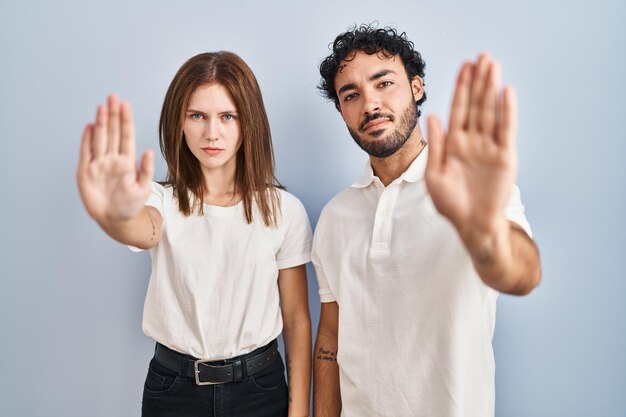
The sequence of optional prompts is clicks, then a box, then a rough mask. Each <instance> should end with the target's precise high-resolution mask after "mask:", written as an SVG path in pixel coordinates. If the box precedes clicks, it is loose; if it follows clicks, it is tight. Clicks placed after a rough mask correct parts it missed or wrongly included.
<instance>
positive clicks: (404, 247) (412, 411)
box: [312, 150, 530, 417]
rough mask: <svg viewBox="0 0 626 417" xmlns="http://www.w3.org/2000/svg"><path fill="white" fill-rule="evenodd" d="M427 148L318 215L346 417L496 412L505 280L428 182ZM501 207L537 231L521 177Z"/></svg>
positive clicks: (485, 415) (458, 416) (317, 242)
mask: <svg viewBox="0 0 626 417" xmlns="http://www.w3.org/2000/svg"><path fill="white" fill-rule="evenodd" d="M426 159H427V155H426V150H424V151H422V153H421V154H420V155H419V156H418V157H417V158H416V159H415V161H414V162H413V163H412V164H411V166H410V167H409V168H408V169H407V171H406V172H405V173H404V174H403V175H402V176H401V177H400V178H398V179H396V180H395V181H393V182H392V183H391V184H389V186H387V187H386V188H385V187H384V186H383V184H382V183H381V182H380V180H379V179H378V178H377V177H375V176H374V175H373V173H372V169H371V166H370V165H369V163H368V165H367V171H366V174H365V175H364V176H363V177H362V178H361V179H360V180H358V181H357V182H355V183H354V184H353V185H352V186H351V187H350V188H348V189H347V190H345V191H343V192H341V193H340V194H338V195H337V196H335V197H334V198H333V199H332V200H331V201H330V202H329V203H328V204H327V205H326V207H325V208H324V210H323V211H322V214H321V216H320V219H319V222H318V224H317V228H316V230H315V238H314V242H313V255H312V257H313V264H314V266H315V270H316V273H317V278H318V281H319V288H320V290H319V291H320V298H321V301H322V302H332V301H336V302H337V303H338V305H339V335H338V337H339V339H338V353H337V362H338V365H339V370H340V387H341V399H342V406H343V410H342V416H343V417H368V416H372V417H374V416H376V417H384V416H389V417H404V416H411V417H490V416H493V414H494V406H495V386H494V375H495V364H494V357H493V350H492V346H491V340H492V337H493V332H494V326H495V313H496V299H497V297H498V292H496V291H495V290H493V289H491V288H490V287H488V286H487V285H485V284H484V283H483V282H482V281H481V279H480V277H479V276H478V275H477V273H476V272H475V270H474V268H473V265H472V261H471V258H470V256H469V255H468V253H467V251H466V249H465V247H464V246H463V244H462V242H461V240H460V238H459V236H458V234H457V232H456V230H455V229H454V228H453V226H452V225H451V224H450V223H449V222H448V220H447V219H445V218H444V217H443V216H441V215H440V214H439V213H438V212H437V210H436V208H435V207H434V205H433V202H432V200H431V198H430V196H429V195H428V192H427V190H426V185H425V181H424V179H423V177H424V168H425V165H426ZM506 217H507V218H509V219H511V220H512V221H514V222H516V223H518V224H519V225H521V226H522V227H523V228H524V229H525V230H526V231H527V232H530V229H529V225H528V223H527V221H526V218H525V216H524V207H523V206H522V203H521V201H520V195H519V190H518V189H517V187H515V188H514V190H513V193H512V196H511V198H510V201H509V204H508V207H507V209H506Z"/></svg>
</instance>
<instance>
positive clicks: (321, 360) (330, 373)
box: [313, 333, 341, 417]
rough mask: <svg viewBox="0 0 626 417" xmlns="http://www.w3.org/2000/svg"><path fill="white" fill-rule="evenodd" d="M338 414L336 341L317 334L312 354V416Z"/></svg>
mask: <svg viewBox="0 0 626 417" xmlns="http://www.w3.org/2000/svg"><path fill="white" fill-rule="evenodd" d="M340 414H341V395H340V392H339V366H338V365H337V339H336V338H334V339H333V338H331V337H324V335H322V334H319V333H318V335H317V340H316V342H315V351H314V352H313V415H314V417H339V415H340Z"/></svg>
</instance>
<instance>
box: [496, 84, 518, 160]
mask: <svg viewBox="0 0 626 417" xmlns="http://www.w3.org/2000/svg"><path fill="white" fill-rule="evenodd" d="M516 136H517V97H516V94H515V89H514V88H513V87H511V86H506V87H505V88H504V92H503V94H502V111H501V116H500V118H499V126H498V142H499V143H500V144H501V146H503V147H505V148H511V147H515V141H516Z"/></svg>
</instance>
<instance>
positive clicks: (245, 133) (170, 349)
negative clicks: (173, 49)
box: [77, 52, 311, 417]
mask: <svg viewBox="0 0 626 417" xmlns="http://www.w3.org/2000/svg"><path fill="white" fill-rule="evenodd" d="M160 145H161V151H162V153H163V156H164V158H165V160H166V162H167V167H168V173H167V178H166V180H165V181H164V182H163V183H162V184H158V183H154V182H152V176H153V172H154V160H153V159H154V157H153V154H152V152H150V151H148V152H146V153H144V155H143V156H142V158H141V165H140V168H139V170H137V167H136V162H135V133H134V126H133V118H132V113H131V107H130V105H129V104H128V103H121V102H120V100H119V99H118V98H117V97H116V96H110V97H109V99H108V103H107V104H106V105H101V106H99V107H98V110H97V114H96V120H95V123H94V124H88V125H87V126H86V127H85V130H84V133H83V138H82V143H81V152H80V161H79V166H78V173H77V178H78V187H79V190H80V194H81V198H82V200H83V203H84V205H85V208H86V209H87V211H88V213H89V214H90V215H91V217H93V218H94V219H95V220H96V221H97V222H98V224H99V225H100V226H101V227H102V229H103V230H104V231H105V232H106V233H108V234H109V235H110V236H111V237H112V238H113V239H115V240H117V241H119V242H121V243H123V244H126V245H129V246H131V247H132V248H139V249H149V250H150V254H151V257H152V275H151V277H150V283H149V286H148V293H147V296H146V302H145V307H144V318H143V330H144V332H145V333H146V335H148V336H150V337H152V338H153V339H155V340H156V342H157V345H156V349H155V356H154V358H153V359H152V361H151V362H150V366H149V370H148V375H147V378H146V383H145V386H144V394H143V406H142V414H143V415H144V416H159V417H160V416H176V417H181V416H212V415H225V416H247V417H250V416H272V417H274V416H281V415H287V412H288V413H289V416H299V415H302V416H306V415H308V410H309V390H310V368H311V362H310V361H311V359H310V357H311V351H310V349H311V324H310V317H309V310H308V298H307V283H306V271H305V267H304V264H305V263H306V262H308V261H309V260H310V242H311V230H310V225H309V221H308V218H307V215H306V212H305V210H304V208H303V206H302V204H301V203H300V201H299V200H297V199H296V198H295V197H294V196H292V195H291V194H289V193H287V192H286V191H284V190H282V189H281V188H280V186H279V185H278V183H277V181H276V179H275V177H274V160H273V152H272V144H271V135H270V129H269V123H268V120H267V115H266V113H265V108H264V105H263V100H262V97H261V92H260V89H259V86H258V84H257V81H256V78H255V77H254V74H253V73H252V71H251V70H250V68H249V67H248V66H247V65H246V64H245V63H244V62H243V61H242V60H241V58H239V57H238V56H237V55H235V54H233V53H230V52H216V53H204V54H200V55H197V56H195V57H193V58H191V59H190V60H189V61H187V62H186V63H185V64H184V65H183V66H182V67H181V68H180V70H179V71H178V73H177V74H176V76H175V77H174V79H173V81H172V83H171V85H170V87H169V89H168V91H167V94H166V96H165V101H164V104H163V109H162V112H161V119H160ZM281 330H282V332H283V338H284V341H285V347H286V352H287V357H288V361H287V362H288V376H289V393H288V391H287V384H286V382H285V380H284V365H283V362H282V359H281V358H280V354H279V353H277V351H276V341H275V339H276V337H277V336H278V335H279V334H280V332H281ZM214 413H215V414H214Z"/></svg>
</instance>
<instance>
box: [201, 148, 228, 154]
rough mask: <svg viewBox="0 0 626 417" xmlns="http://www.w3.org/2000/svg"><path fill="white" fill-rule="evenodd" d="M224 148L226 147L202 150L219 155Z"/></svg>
mask: <svg viewBox="0 0 626 417" xmlns="http://www.w3.org/2000/svg"><path fill="white" fill-rule="evenodd" d="M223 150H224V149H221V148H202V152H204V153H205V154H207V155H217V154H218V153H220V152H222V151H223Z"/></svg>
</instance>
